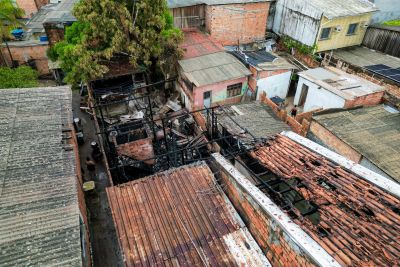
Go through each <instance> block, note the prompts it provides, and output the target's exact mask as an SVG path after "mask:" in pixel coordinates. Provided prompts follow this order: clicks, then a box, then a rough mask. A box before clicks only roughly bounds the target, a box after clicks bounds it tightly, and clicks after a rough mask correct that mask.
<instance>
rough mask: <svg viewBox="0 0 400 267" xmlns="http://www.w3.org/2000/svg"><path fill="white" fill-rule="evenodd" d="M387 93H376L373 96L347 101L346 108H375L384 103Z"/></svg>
mask: <svg viewBox="0 0 400 267" xmlns="http://www.w3.org/2000/svg"><path fill="white" fill-rule="evenodd" d="M384 94H385V92H384V91H382V92H376V93H373V94H369V95H365V96H361V97H357V98H356V99H354V100H346V102H345V103H344V108H352V107H358V106H375V105H378V104H380V103H382V101H383V96H384Z"/></svg>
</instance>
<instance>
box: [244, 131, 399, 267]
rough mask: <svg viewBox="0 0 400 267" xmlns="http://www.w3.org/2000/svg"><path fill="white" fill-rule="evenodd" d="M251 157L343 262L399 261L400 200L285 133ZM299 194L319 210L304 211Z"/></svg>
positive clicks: (308, 227)
mask: <svg viewBox="0 0 400 267" xmlns="http://www.w3.org/2000/svg"><path fill="white" fill-rule="evenodd" d="M251 156H252V157H253V158H254V159H256V160H257V161H258V162H259V163H261V164H262V165H263V166H265V167H266V168H267V169H268V170H270V171H271V172H272V173H274V174H275V176H276V177H275V178H277V180H274V183H273V184H274V186H273V187H274V188H275V189H276V190H277V191H281V192H285V193H282V194H287V195H286V197H287V198H286V199H290V198H293V203H295V202H296V201H297V202H296V203H295V204H293V205H294V207H295V208H298V210H294V211H293V212H290V213H289V215H291V217H292V218H293V220H294V221H295V222H296V223H297V224H298V225H299V226H300V227H301V228H302V229H303V230H304V231H305V232H307V233H308V234H309V235H310V236H311V237H312V238H313V239H314V240H315V241H317V242H318V243H319V244H320V245H321V246H322V247H323V248H324V249H325V250H326V251H327V252H328V253H329V254H330V255H332V256H333V257H334V258H335V259H336V260H337V261H338V262H339V263H341V264H342V265H346V266H366V265H370V266H371V265H372V266H395V265H396V264H398V263H399V261H398V260H399V258H400V243H399V240H400V214H399V208H400V200H399V199H397V198H396V197H394V196H392V195H390V194H389V193H387V192H385V191H383V190H381V189H380V188H378V187H377V186H375V185H373V184H372V183H370V182H368V181H366V180H364V179H362V178H360V177H358V176H356V175H355V174H353V173H351V172H350V171H347V170H346V169H344V168H342V167H340V166H338V165H337V164H335V163H333V162H332V161H330V160H328V159H326V158H324V157H322V156H320V155H318V154H316V153H313V152H312V151H310V150H309V149H308V148H306V147H303V146H301V145H299V144H297V143H295V142H294V141H292V140H290V139H289V138H287V137H284V136H281V135H278V136H276V137H275V138H273V139H271V140H269V141H268V142H267V143H266V144H264V145H262V146H259V147H257V149H256V150H255V151H254V152H252V154H251ZM279 179H280V180H283V181H285V182H286V183H287V184H291V185H295V186H294V188H295V191H296V192H293V191H290V190H289V191H288V190H287V188H283V187H282V188H281V187H280V185H279V183H277V182H276V181H279ZM270 182H272V180H271V181H270ZM271 184H272V183H271ZM297 194H299V195H300V196H301V198H303V199H304V200H305V201H307V202H308V203H309V204H311V205H313V206H315V207H317V210H316V212H314V213H308V214H306V215H304V213H303V211H302V210H301V209H302V207H301V204H304V201H303V203H302V202H301V200H300V201H299V199H298V197H297V196H298V195H297ZM302 213H303V214H302ZM312 217H313V218H312Z"/></svg>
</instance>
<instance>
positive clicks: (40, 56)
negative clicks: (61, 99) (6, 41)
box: [2, 43, 50, 75]
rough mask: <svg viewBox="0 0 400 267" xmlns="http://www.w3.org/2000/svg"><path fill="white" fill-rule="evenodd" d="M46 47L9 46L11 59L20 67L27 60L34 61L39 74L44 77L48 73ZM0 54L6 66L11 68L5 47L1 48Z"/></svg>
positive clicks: (46, 45) (45, 45) (44, 45)
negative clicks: (0, 53)
mask: <svg viewBox="0 0 400 267" xmlns="http://www.w3.org/2000/svg"><path fill="white" fill-rule="evenodd" d="M48 47H49V45H48V44H47V43H45V44H43V45H41V44H40V45H34V46H12V44H10V51H11V54H12V57H13V59H14V60H16V61H18V63H19V64H20V65H25V64H26V63H27V62H28V60H34V61H35V64H36V67H37V70H38V71H39V74H40V75H45V74H49V73H50V70H49V65H48V62H49V61H48V58H47V56H46V51H47V49H48ZM2 54H3V56H4V58H5V60H6V61H7V63H8V65H9V66H11V58H10V54H9V52H8V49H7V48H6V47H2Z"/></svg>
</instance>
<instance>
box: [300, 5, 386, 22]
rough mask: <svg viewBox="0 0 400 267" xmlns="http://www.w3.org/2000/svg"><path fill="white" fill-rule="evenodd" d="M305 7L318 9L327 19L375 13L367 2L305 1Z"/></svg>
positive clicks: (373, 8)
mask: <svg viewBox="0 0 400 267" xmlns="http://www.w3.org/2000/svg"><path fill="white" fill-rule="evenodd" d="M305 2H306V3H307V5H313V6H315V7H317V8H319V9H320V10H321V11H322V13H323V14H324V16H326V17H327V18H329V19H331V18H336V17H347V16H357V15H360V14H364V13H369V12H374V11H377V10H378V8H377V7H375V5H374V4H373V3H371V2H370V1H368V0H306V1H305Z"/></svg>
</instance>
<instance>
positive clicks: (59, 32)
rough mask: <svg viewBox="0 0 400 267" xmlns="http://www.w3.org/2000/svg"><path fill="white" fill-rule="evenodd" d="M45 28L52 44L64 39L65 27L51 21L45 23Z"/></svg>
mask: <svg viewBox="0 0 400 267" xmlns="http://www.w3.org/2000/svg"><path fill="white" fill-rule="evenodd" d="M43 26H44V30H45V32H46V35H47V37H48V38H49V44H50V46H52V45H54V44H56V43H58V42H60V41H62V40H64V33H65V29H64V28H57V27H56V26H55V25H53V24H51V23H44V24H43Z"/></svg>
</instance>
